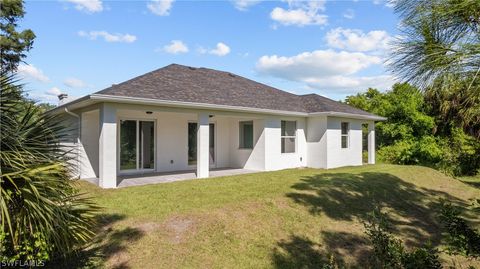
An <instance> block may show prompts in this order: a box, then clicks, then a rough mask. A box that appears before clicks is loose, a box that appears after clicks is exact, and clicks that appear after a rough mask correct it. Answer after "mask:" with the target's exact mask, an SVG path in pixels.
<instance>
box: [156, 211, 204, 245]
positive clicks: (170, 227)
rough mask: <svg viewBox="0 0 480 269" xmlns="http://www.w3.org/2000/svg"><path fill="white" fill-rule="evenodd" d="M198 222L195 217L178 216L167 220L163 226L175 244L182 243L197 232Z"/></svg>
mask: <svg viewBox="0 0 480 269" xmlns="http://www.w3.org/2000/svg"><path fill="white" fill-rule="evenodd" d="M196 223H197V222H196V221H195V219H193V218H189V217H178V216H176V217H172V218H169V219H168V220H166V221H165V222H164V224H163V225H162V226H163V227H164V228H165V231H166V232H167V235H168V239H169V241H170V242H171V243H173V244H180V243H182V242H185V241H186V239H187V237H188V236H189V235H190V234H193V233H194V232H195V229H196Z"/></svg>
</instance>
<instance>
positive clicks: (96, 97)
mask: <svg viewBox="0 0 480 269" xmlns="http://www.w3.org/2000/svg"><path fill="white" fill-rule="evenodd" d="M90 98H91V99H92V100H100V101H110V102H122V103H132V104H145V105H165V106H174V107H193V108H199V109H214V110H231V111H241V112H258V113H267V114H278V115H294V116H304V117H305V116H308V113H305V112H296V111H286V110H274V109H264V108H252V107H243V106H229V105H216V104H205V103H194V102H183V101H169V100H157V99H150V98H139V97H126V96H112V95H105V94H92V95H90Z"/></svg>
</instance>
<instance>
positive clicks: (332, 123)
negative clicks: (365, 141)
mask: <svg viewBox="0 0 480 269" xmlns="http://www.w3.org/2000/svg"><path fill="white" fill-rule="evenodd" d="M341 122H349V123H350V135H349V143H348V144H349V147H348V148H342V147H341V127H340V126H341ZM326 142H327V167H326V168H335V167H341V166H349V165H362V121H361V120H357V119H347V118H337V117H328V118H327V140H326Z"/></svg>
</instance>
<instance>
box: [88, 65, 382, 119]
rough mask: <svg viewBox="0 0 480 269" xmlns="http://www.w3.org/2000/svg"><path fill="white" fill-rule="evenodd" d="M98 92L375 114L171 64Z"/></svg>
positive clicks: (271, 107)
mask: <svg viewBox="0 0 480 269" xmlns="http://www.w3.org/2000/svg"><path fill="white" fill-rule="evenodd" d="M96 94H104V95H113V96H121V97H138V98H148V99H157V100H166V101H181V102H193V103H204V104H215V105H228V106H238V107H251V108H260V109H271V110H282V111H292V112H308V113H309V112H343V113H353V114H359V115H366V116H374V115H373V114H370V113H368V112H365V111H363V110H360V109H356V108H353V107H351V106H349V105H346V104H343V103H340V102H337V101H333V100H331V99H328V98H325V97H322V96H319V95H317V94H307V95H295V94H291V93H288V92H285V91H282V90H279V89H276V88H273V87H270V86H268V85H265V84H261V83H258V82H256V81H253V80H250V79H247V78H244V77H241V76H238V75H235V74H232V73H229V72H224V71H218V70H213V69H208V68H195V67H189V66H184V65H178V64H171V65H168V66H165V67H163V68H160V69H157V70H155V71H152V72H149V73H146V74H144V75H141V76H139V77H136V78H133V79H131V80H128V81H125V82H122V83H120V84H117V85H112V86H111V87H109V88H106V89H104V90H101V91H99V92H97V93H96Z"/></svg>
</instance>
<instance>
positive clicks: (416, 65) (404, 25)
mask: <svg viewBox="0 0 480 269" xmlns="http://www.w3.org/2000/svg"><path fill="white" fill-rule="evenodd" d="M395 11H396V12H397V14H398V15H399V16H400V17H401V24H400V25H401V30H402V31H403V33H402V38H401V39H398V40H397V42H396V48H395V49H394V50H393V56H392V59H391V61H390V67H391V69H392V71H393V72H394V73H395V74H396V76H397V77H400V78H401V79H404V80H406V81H408V82H411V83H414V84H415V85H417V86H421V87H422V88H424V87H423V86H428V85H430V84H431V82H433V81H434V80H435V79H437V78H440V77H443V76H445V75H451V74H456V75H459V76H460V77H467V76H471V75H474V74H475V73H478V70H480V61H478V55H479V54H480V19H479V18H480V1H478V0H397V1H395Z"/></svg>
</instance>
